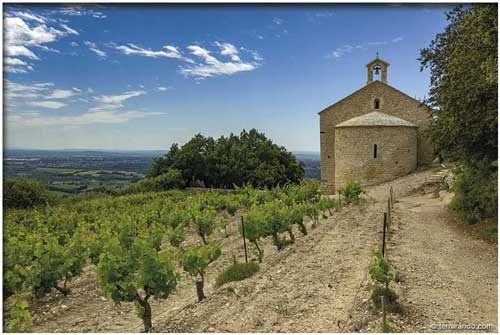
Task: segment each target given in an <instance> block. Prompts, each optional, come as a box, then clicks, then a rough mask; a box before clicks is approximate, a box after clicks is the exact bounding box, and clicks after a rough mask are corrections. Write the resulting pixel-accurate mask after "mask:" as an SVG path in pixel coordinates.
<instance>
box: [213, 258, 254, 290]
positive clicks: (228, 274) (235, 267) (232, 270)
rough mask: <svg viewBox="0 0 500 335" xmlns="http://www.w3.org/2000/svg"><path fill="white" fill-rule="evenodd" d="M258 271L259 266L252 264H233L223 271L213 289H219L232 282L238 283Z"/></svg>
mask: <svg viewBox="0 0 500 335" xmlns="http://www.w3.org/2000/svg"><path fill="white" fill-rule="evenodd" d="M257 271H259V265H258V264H257V263H254V262H250V263H238V262H236V263H234V264H232V265H230V266H229V267H227V268H226V269H224V271H222V272H221V273H220V274H219V275H218V276H217V279H216V280H215V287H220V286H222V285H224V284H226V283H229V282H232V281H240V280H243V279H246V278H249V277H251V276H253V275H254V274H255V273H256V272H257Z"/></svg>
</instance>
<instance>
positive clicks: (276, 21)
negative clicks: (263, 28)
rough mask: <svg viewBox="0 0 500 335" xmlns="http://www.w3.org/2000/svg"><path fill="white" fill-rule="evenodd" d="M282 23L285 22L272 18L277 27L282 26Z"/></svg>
mask: <svg viewBox="0 0 500 335" xmlns="http://www.w3.org/2000/svg"><path fill="white" fill-rule="evenodd" d="M284 22H285V20H283V19H280V18H279V17H275V18H273V23H274V24H276V25H278V26H280V25H282V24H283V23H284Z"/></svg>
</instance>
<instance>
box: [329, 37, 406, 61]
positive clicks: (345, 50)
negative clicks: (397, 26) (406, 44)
mask: <svg viewBox="0 0 500 335" xmlns="http://www.w3.org/2000/svg"><path fill="white" fill-rule="evenodd" d="M402 40H403V37H401V36H398V37H395V38H393V39H391V40H383V41H371V42H366V43H362V44H357V45H350V44H345V45H343V46H341V47H338V48H336V49H335V50H333V51H332V52H330V53H329V54H328V55H327V56H326V57H327V58H332V59H338V58H342V57H344V56H345V55H347V54H350V53H352V52H354V51H356V50H366V49H367V48H368V47H374V46H381V45H388V44H391V43H398V42H401V41H402Z"/></svg>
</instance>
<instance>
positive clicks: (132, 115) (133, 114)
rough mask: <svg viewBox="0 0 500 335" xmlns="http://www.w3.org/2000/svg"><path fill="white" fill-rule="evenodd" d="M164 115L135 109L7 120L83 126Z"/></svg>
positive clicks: (24, 124)
mask: <svg viewBox="0 0 500 335" xmlns="http://www.w3.org/2000/svg"><path fill="white" fill-rule="evenodd" d="M158 115H165V113H161V112H145V111H136V110H124V111H122V110H109V111H99V112H86V113H83V114H81V115H76V116H66V115H63V116H42V115H39V114H31V115H13V116H11V117H9V118H7V122H8V123H10V124H13V125H15V126H18V127H25V128H36V127H48V126H62V125H63V126H83V125H89V124H99V123H100V124H116V123H125V122H128V121H130V120H132V119H138V118H144V117H147V116H158Z"/></svg>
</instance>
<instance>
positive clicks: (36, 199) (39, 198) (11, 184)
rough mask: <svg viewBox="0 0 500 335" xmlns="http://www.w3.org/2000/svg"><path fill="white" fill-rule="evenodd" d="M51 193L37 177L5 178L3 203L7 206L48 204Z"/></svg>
mask: <svg viewBox="0 0 500 335" xmlns="http://www.w3.org/2000/svg"><path fill="white" fill-rule="evenodd" d="M49 200H50V195H49V193H48V192H47V190H45V188H43V186H42V185H41V184H40V182H38V181H37V180H36V179H27V180H21V179H14V178H12V179H5V180H4V183H3V205H4V207H5V208H33V207H39V206H43V205H46V204H47V203H48V202H49Z"/></svg>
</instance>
